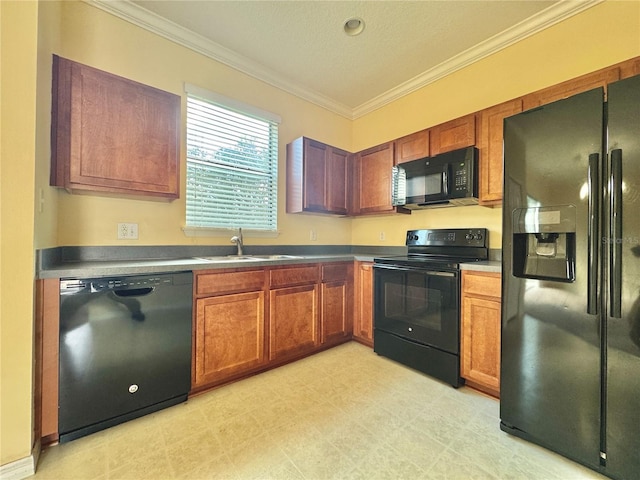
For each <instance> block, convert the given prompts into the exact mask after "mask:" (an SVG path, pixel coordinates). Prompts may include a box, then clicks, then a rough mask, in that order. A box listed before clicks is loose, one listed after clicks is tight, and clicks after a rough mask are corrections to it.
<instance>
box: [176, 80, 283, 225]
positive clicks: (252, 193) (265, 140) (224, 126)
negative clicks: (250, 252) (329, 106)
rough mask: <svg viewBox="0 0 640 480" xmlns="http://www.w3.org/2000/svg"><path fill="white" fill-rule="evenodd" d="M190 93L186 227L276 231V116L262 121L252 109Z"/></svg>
mask: <svg viewBox="0 0 640 480" xmlns="http://www.w3.org/2000/svg"><path fill="white" fill-rule="evenodd" d="M190 90H191V91H193V90H194V88H191V89H190ZM190 90H187V187H186V203H187V209H186V210H187V211H186V217H187V226H191V227H209V228H238V227H242V228H243V229H248V230H263V231H276V230H277V199H278V185H277V179H278V118H277V117H275V116H273V115H271V114H268V112H265V115H264V116H265V117H271V118H267V119H265V118H260V117H259V116H257V115H256V114H255V111H256V110H257V109H254V108H252V107H248V108H247V110H251V114H247V113H243V112H241V111H239V110H240V108H238V106H237V104H235V105H232V106H233V107H234V108H228V107H227V106H226V105H222V104H221V103H223V102H220V101H212V100H211V99H210V98H202V97H203V96H205V95H197V94H194V93H191V92H190ZM197 93H201V91H200V89H198V92H197ZM210 96H211V97H213V98H214V99H215V100H219V98H220V97H219V96H217V95H215V94H210Z"/></svg>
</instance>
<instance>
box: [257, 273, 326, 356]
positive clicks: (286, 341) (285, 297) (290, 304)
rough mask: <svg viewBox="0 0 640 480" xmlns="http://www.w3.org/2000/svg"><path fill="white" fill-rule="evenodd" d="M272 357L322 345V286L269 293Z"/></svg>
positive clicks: (292, 353) (289, 354)
mask: <svg viewBox="0 0 640 480" xmlns="http://www.w3.org/2000/svg"><path fill="white" fill-rule="evenodd" d="M269 294H270V298H269V359H270V360H279V359H282V358H286V357H289V356H295V355H297V354H303V353H306V352H308V351H311V350H313V348H315V346H316V345H318V308H317V305H318V285H317V284H314V285H303V286H299V287H289V288H279V289H276V290H271V291H270V292H269Z"/></svg>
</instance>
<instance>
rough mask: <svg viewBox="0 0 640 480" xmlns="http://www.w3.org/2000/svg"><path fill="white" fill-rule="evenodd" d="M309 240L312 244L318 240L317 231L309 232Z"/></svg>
mask: <svg viewBox="0 0 640 480" xmlns="http://www.w3.org/2000/svg"><path fill="white" fill-rule="evenodd" d="M309 239H311V241H312V242H315V241H316V240H318V233H317V232H316V231H315V230H311V231H309Z"/></svg>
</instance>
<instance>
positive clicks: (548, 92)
mask: <svg viewBox="0 0 640 480" xmlns="http://www.w3.org/2000/svg"><path fill="white" fill-rule="evenodd" d="M618 79H620V68H618V67H613V68H607V69H603V70H598V71H597V72H594V73H589V74H587V75H582V76H581V77H578V78H574V79H572V80H569V81H566V82H562V83H559V84H557V85H554V86H552V87H549V88H545V89H543V90H539V91H537V92H534V93H531V94H529V95H525V96H524V97H523V98H522V109H523V110H529V109H531V108H535V107H539V106H540V105H546V104H547V103H551V102H555V101H556V100H562V99H563V98H568V97H570V96H572V95H575V94H576V93H581V92H586V91H587V90H591V89H593V88H597V87H606V85H607V84H608V83H612V82H615V81H616V80H618ZM605 92H606V88H605Z"/></svg>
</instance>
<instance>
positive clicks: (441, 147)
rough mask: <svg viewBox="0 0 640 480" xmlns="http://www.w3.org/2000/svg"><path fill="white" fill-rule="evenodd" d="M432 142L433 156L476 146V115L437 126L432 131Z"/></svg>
mask: <svg viewBox="0 0 640 480" xmlns="http://www.w3.org/2000/svg"><path fill="white" fill-rule="evenodd" d="M430 141H431V156H433V155H438V154H440V153H444V152H450V151H452V150H458V149H459V148H465V147H471V146H473V145H475V143H476V116H475V114H471V115H467V116H464V117H460V118H456V119H455V120H451V121H450V122H446V123H442V124H440V125H436V126H435V127H433V128H431V130H430Z"/></svg>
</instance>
